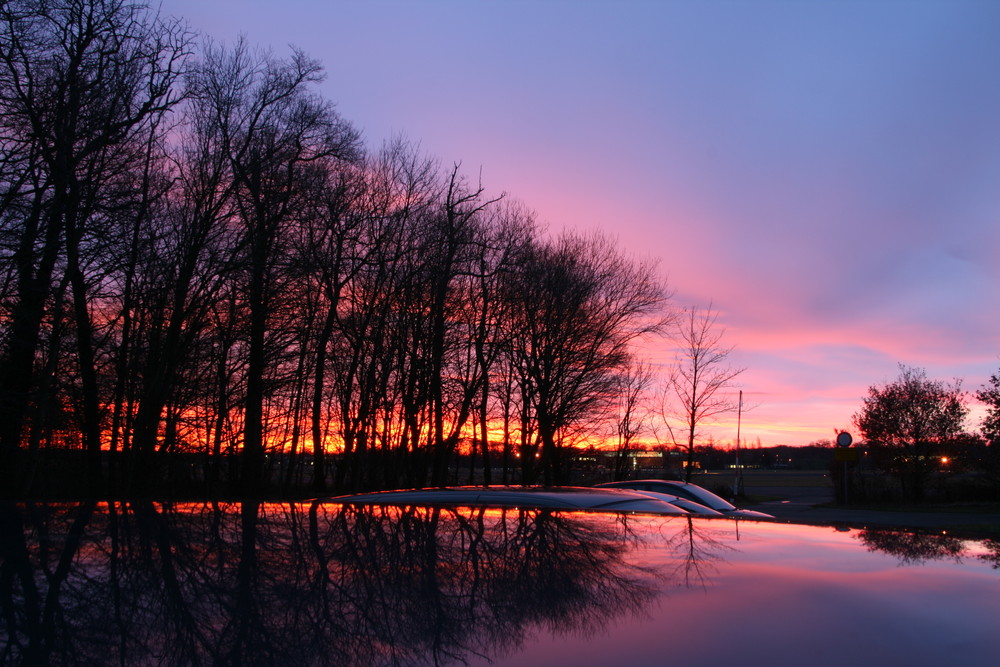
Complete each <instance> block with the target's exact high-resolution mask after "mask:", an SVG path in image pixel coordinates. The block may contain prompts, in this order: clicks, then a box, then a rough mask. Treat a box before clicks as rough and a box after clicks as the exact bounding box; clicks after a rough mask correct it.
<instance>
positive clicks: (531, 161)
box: [162, 0, 1000, 445]
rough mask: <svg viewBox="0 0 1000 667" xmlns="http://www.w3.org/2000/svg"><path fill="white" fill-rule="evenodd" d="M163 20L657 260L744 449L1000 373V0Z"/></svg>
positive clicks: (377, 131) (353, 8)
mask: <svg viewBox="0 0 1000 667" xmlns="http://www.w3.org/2000/svg"><path fill="white" fill-rule="evenodd" d="M162 6H163V12H164V13H167V14H173V15H176V16H183V17H185V18H186V19H187V20H188V22H189V23H190V25H191V27H192V28H194V29H196V30H199V31H201V32H204V33H207V34H209V35H211V36H212V37H213V38H214V39H216V40H217V41H223V42H227V43H231V42H232V41H233V40H234V39H235V38H236V37H237V35H239V34H241V33H242V34H244V35H246V37H247V38H248V40H249V41H250V42H251V43H253V44H258V45H261V46H265V47H270V48H271V49H272V50H273V52H274V53H275V54H276V55H279V56H285V55H287V54H288V53H289V50H288V45H289V44H293V45H295V46H297V47H300V48H302V49H303V50H305V51H306V53H308V54H309V55H311V56H313V57H315V58H317V59H319V60H320V61H322V63H323V64H324V65H325V67H326V70H327V80H326V82H325V83H324V84H323V94H324V95H325V96H326V97H327V98H329V99H330V100H332V101H334V102H335V103H336V104H337V107H338V109H339V111H340V112H341V114H342V115H343V116H344V117H345V118H346V119H348V120H350V121H351V122H353V123H354V124H355V125H356V126H357V127H358V128H360V129H361V130H362V131H363V132H364V135H365V138H366V140H367V142H368V144H369V146H371V147H378V146H379V145H380V144H381V143H382V142H383V141H385V140H388V139H390V138H391V137H393V136H394V135H399V134H402V135H404V136H406V137H408V138H410V139H411V140H413V141H417V142H419V143H420V144H421V146H422V148H423V150H424V151H425V152H426V153H428V154H430V155H432V156H435V157H437V158H439V159H440V160H441V161H442V163H444V164H445V165H450V164H451V163H453V162H461V163H462V164H463V168H464V169H465V171H466V172H467V173H468V174H469V175H470V176H473V177H474V176H475V175H476V174H477V173H478V172H479V171H480V169H481V171H482V180H483V184H484V185H485V186H486V187H487V188H488V189H489V190H491V191H494V192H500V191H506V192H508V193H510V195H511V196H513V197H515V198H517V199H520V200H523V201H524V202H525V203H526V204H527V205H528V206H529V207H530V208H532V209H533V210H535V211H536V213H537V215H538V218H539V220H540V221H542V222H544V223H546V224H547V225H548V226H549V228H550V229H552V230H556V231H557V230H560V229H563V228H577V229H593V228H599V229H603V230H605V231H606V232H608V233H610V234H612V235H614V236H616V237H617V238H618V240H619V243H620V244H621V246H622V247H623V248H625V249H626V250H628V251H629V252H633V253H634V254H635V255H636V256H637V257H639V258H648V257H654V258H659V260H660V266H661V267H662V269H663V271H664V272H665V274H666V275H668V277H669V281H670V284H671V286H672V288H673V289H674V292H675V303H676V304H677V305H678V306H688V305H699V306H705V305H707V304H708V303H709V302H712V303H713V304H714V306H715V308H716V309H718V310H719V311H720V313H721V316H720V323H721V324H722V325H723V326H724V327H725V328H726V340H728V342H730V343H731V344H734V345H736V347H737V350H736V352H735V353H734V361H735V363H736V364H738V365H741V366H746V367H747V369H748V370H747V371H746V372H745V373H744V374H743V376H742V378H741V381H742V385H743V389H744V392H745V395H746V397H747V401H748V402H749V403H752V404H755V405H756V407H755V408H754V409H753V410H752V411H750V412H749V413H747V414H745V415H744V419H743V438H744V441H749V442H754V441H756V439H757V438H758V437H759V438H760V440H761V442H762V443H763V444H765V445H770V444H805V443H807V442H809V441H811V440H815V439H819V438H832V437H833V435H834V433H833V429H835V428H850V427H851V416H852V415H853V414H854V412H856V411H857V409H858V407H859V406H860V403H861V399H862V397H863V396H864V395H865V393H866V390H867V387H868V386H869V385H871V384H875V383H883V382H886V381H889V380H892V379H894V378H895V377H896V375H897V374H898V368H897V363H899V362H902V363H905V364H907V365H911V366H917V367H921V368H925V369H927V372H928V375H929V376H930V377H932V378H936V379H942V380H949V381H950V380H952V379H955V378H962V379H964V384H963V386H964V387H965V388H968V389H977V388H978V387H979V386H980V385H982V384H983V383H984V382H986V380H987V379H988V377H989V375H990V374H991V373H995V372H996V371H997V369H998V367H1000V261H998V257H997V254H998V251H1000V2H996V1H995V0H982V1H981V2H974V1H965V0H949V1H947V2H945V1H944V0H935V1H932V2H921V1H920V0H907V1H903V0H893V1H879V0H856V1H852V0H842V1H839V2H825V1H819V0H817V1H813V2H807V1H805V0H803V1H800V2H795V1H792V0H785V1H773V2H769V1H766V0H757V1H755V2H749V1H747V2H739V1H736V0H732V1H729V2H723V1H712V0H697V1H696V0H676V1H670V0H663V1H652V0H650V1H648V2H640V1H636V0H633V1H627V2H621V1H617V2H616V1H612V0H604V1H600V0H562V1H556V0H543V1H532V2H529V1H527V0H525V1H519V2H511V1H506V2H501V1H496V2H458V1H454V2H441V1H432V0H428V1H424V2H402V1H400V2H385V1H377V0H375V1H370V2H356V1H350V2H347V1H332V0H325V1H323V2H318V1H314V2H310V1H306V0H282V1H280V2H278V1H275V0H242V1H240V0H211V1H206V0H164V1H163V4H162ZM652 354H653V355H654V357H656V358H659V359H662V360H666V359H669V358H670V353H669V351H667V350H666V345H664V346H662V349H660V350H653V351H652ZM732 426H733V425H726V424H724V425H722V426H720V427H719V428H717V429H715V430H714V434H715V437H716V439H717V440H720V441H723V442H728V441H730V440H731V439H732V438H733V437H734V436H735V428H733V427H732ZM970 427H973V428H976V427H978V420H977V414H976V412H974V416H973V419H971V420H970Z"/></svg>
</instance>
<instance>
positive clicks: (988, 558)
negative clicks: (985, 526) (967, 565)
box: [979, 538, 1000, 570]
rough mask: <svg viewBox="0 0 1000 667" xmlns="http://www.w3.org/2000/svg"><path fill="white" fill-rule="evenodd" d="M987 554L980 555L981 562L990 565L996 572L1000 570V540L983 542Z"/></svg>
mask: <svg viewBox="0 0 1000 667" xmlns="http://www.w3.org/2000/svg"><path fill="white" fill-rule="evenodd" d="M982 544H983V547H985V549H986V552H985V553H981V554H979V560H981V561H983V562H984V563H987V564H989V566H990V567H992V568H993V569H994V570H1000V539H992V538H991V539H988V540H983V542H982Z"/></svg>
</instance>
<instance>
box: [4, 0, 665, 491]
mask: <svg viewBox="0 0 1000 667" xmlns="http://www.w3.org/2000/svg"><path fill="white" fill-rule="evenodd" d="M0 45H2V47H0V469H2V471H3V475H4V477H5V479H4V480H3V482H4V484H5V488H6V489H8V491H9V492H14V493H16V492H19V491H20V492H24V491H26V490H30V489H31V488H32V483H33V481H34V480H35V479H36V478H37V477H38V476H39V475H43V474H44V468H43V467H42V466H43V465H44V462H45V460H46V459H45V456H44V455H45V453H46V452H48V451H51V450H53V449H56V448H71V449H78V450H81V451H83V452H85V453H86V455H85V458H84V465H85V473H86V476H87V480H88V485H89V489H90V490H91V491H92V492H94V493H104V492H105V491H106V489H108V488H109V487H108V484H109V483H110V485H111V486H110V488H111V490H112V492H116V491H122V492H124V491H132V492H135V491H143V490H149V489H153V488H155V486H154V485H153V482H154V481H155V480H156V479H157V478H158V475H159V473H158V465H159V461H160V459H162V454H165V453H172V452H173V453H179V452H187V453H196V454H199V455H204V461H205V462H206V463H205V464H204V465H205V472H204V475H205V481H206V483H207V484H209V485H210V486H211V487H214V486H216V485H218V484H221V483H222V482H229V483H231V484H238V488H239V489H241V490H242V491H243V492H244V493H248V494H259V493H262V492H263V491H264V489H265V487H266V486H267V485H268V484H269V483H273V482H275V481H281V482H283V483H287V484H289V485H291V484H294V483H296V482H297V481H298V480H295V479H292V474H293V473H292V471H296V470H301V469H302V468H301V466H296V465H294V464H295V463H296V462H297V461H299V460H300V459H304V458H308V460H309V462H310V464H311V468H310V469H311V483H312V484H313V485H314V487H315V489H317V490H322V489H324V488H326V487H327V486H328V484H329V483H330V482H331V481H332V482H333V483H334V484H335V487H336V489H337V490H350V489H362V488H373V487H382V486H397V485H412V486H421V485H425V484H432V485H436V484H443V483H445V481H446V473H447V466H448V463H449V461H450V457H451V455H452V454H453V453H454V452H455V451H456V448H457V447H458V446H459V444H460V443H463V442H471V443H473V446H474V447H476V448H477V449H478V451H479V453H480V456H481V457H482V460H483V463H484V464H485V465H484V471H485V472H484V474H485V476H486V481H487V482H489V481H491V470H492V466H491V461H490V457H491V442H496V441H500V442H502V449H501V455H502V456H503V457H504V458H505V459H507V460H508V461H509V460H512V459H514V458H519V460H520V462H521V474H522V479H523V480H524V481H528V482H530V481H535V480H538V481H543V482H545V483H556V482H558V481H560V479H561V476H562V469H561V458H560V451H561V447H562V445H563V443H564V442H565V441H566V440H567V439H568V438H572V437H573V436H574V434H576V433H578V432H579V431H580V429H583V428H587V427H590V428H593V426H594V424H595V423H596V421H598V420H602V419H607V416H608V414H609V409H610V408H611V407H612V406H613V405H614V403H615V399H616V397H617V396H618V395H619V394H620V392H619V388H620V387H621V386H622V383H623V382H628V377H629V376H630V373H632V369H633V368H634V362H635V357H634V347H635V346H634V344H635V343H636V341H637V340H638V339H639V338H640V337H642V336H644V335H646V334H649V333H653V332H657V331H659V330H661V329H662V327H663V325H664V322H665V317H664V312H665V310H664V308H665V305H666V299H667V295H666V292H665V288H664V285H663V283H662V281H661V279H659V277H658V274H657V272H656V270H655V266H654V265H653V264H652V263H642V262H636V261H634V260H632V259H631V258H629V257H627V256H625V255H624V254H623V253H622V252H620V251H619V250H618V249H617V248H616V247H615V245H614V244H613V243H612V242H611V241H609V240H608V239H606V238H603V237H600V236H596V235H590V236H584V235H579V234H574V233H564V234H561V235H558V236H557V237H554V238H553V237H550V236H546V235H544V234H543V233H542V232H541V230H540V229H539V227H538V226H537V225H536V224H535V222H534V220H533V218H532V215H531V214H530V212H529V211H527V210H526V209H525V208H524V207H522V206H520V205H519V204H517V203H516V202H513V201H511V200H510V199H509V198H506V197H503V196H491V195H489V194H487V192H486V190H485V189H484V187H483V186H482V185H481V184H478V183H475V182H473V181H470V180H469V179H468V178H467V177H465V175H463V173H462V172H461V169H460V167H459V166H457V165H456V166H455V167H453V168H450V169H442V168H441V167H440V165H438V164H437V163H436V162H434V161H433V160H430V159H428V158H426V157H424V156H422V155H421V154H420V152H419V151H418V150H417V149H415V148H414V147H413V146H412V145H411V144H409V143H408V142H406V141H404V140H395V141H392V142H390V143H389V144H387V145H386V146H385V147H383V148H382V149H381V150H378V151H369V150H367V149H366V147H365V146H364V145H363V144H362V141H361V139H360V136H359V133H358V132H357V131H356V129H355V128H354V127H353V126H352V125H351V124H350V123H348V122H347V121H345V120H344V119H343V118H341V117H340V116H339V115H338V113H337V112H336V111H335V109H334V108H333V106H332V105H331V104H330V103H329V102H328V101H327V100H325V99H323V98H322V97H320V96H319V95H318V94H317V93H316V90H315V84H316V83H317V82H318V81H320V79H321V76H322V72H321V68H320V66H319V65H318V63H316V62H314V61H312V60H310V59H309V58H307V57H306V56H305V55H304V54H302V53H299V52H293V54H292V55H291V57H289V58H287V59H279V58H276V57H274V56H272V55H270V54H269V53H262V52H259V51H256V50H254V49H252V48H250V47H248V46H247V45H246V44H244V43H237V44H236V45H234V46H232V47H230V48H225V47H221V46H217V45H211V44H209V45H207V46H206V47H204V48H203V49H200V50H197V52H196V48H195V43H194V36H193V35H192V34H191V33H189V32H188V31H187V30H186V29H185V28H184V26H183V25H182V24H181V23H179V22H177V21H173V20H171V19H167V18H163V17H160V16H158V15H156V14H154V13H152V12H150V11H149V10H148V9H146V8H145V7H143V6H140V5H136V4H133V3H132V2H129V1H126V0H53V1H51V2H50V1H46V2H38V1H32V0H13V1H10V2H5V3H3V4H2V7H0ZM334 451H335V452H338V459H337V465H336V466H331V465H330V461H329V460H328V456H329V452H334ZM279 454H280V456H279ZM277 463H282V467H281V468H280V469H281V470H284V471H288V472H286V473H282V474H283V475H284V477H283V478H282V479H280V480H278V479H276V478H275V472H274V471H275V470H276V469H277V468H276V467H275V466H276V465H277ZM504 470H505V471H506V470H507V467H506V466H505V467H504ZM504 481H506V480H504Z"/></svg>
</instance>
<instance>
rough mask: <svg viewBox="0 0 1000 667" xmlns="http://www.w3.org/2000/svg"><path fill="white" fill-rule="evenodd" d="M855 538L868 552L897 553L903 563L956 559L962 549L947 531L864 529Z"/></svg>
mask: <svg viewBox="0 0 1000 667" xmlns="http://www.w3.org/2000/svg"><path fill="white" fill-rule="evenodd" d="M856 537H857V538H858V539H859V540H860V541H861V543H862V544H864V545H865V546H866V547H868V550H869V551H881V552H883V553H887V554H889V555H892V556H896V557H897V558H899V561H900V563H901V564H903V565H917V564H920V563H923V562H925V561H928V560H944V559H946V558H951V559H954V560H955V561H958V560H960V559H961V557H962V554H963V553H964V551H965V545H964V543H963V541H962V540H960V539H958V538H957V537H953V536H951V535H947V534H937V533H918V532H913V531H907V530H887V529H873V528H866V529H864V530H861V531H859V532H858V533H857V535H856Z"/></svg>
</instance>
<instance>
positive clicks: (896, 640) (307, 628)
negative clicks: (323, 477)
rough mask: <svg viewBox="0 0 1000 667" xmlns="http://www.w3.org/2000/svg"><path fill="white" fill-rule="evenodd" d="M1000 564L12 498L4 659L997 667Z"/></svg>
mask: <svg viewBox="0 0 1000 667" xmlns="http://www.w3.org/2000/svg"><path fill="white" fill-rule="evenodd" d="M112 535H113V536H115V538H114V539H112V537H111V536H112ZM991 563H992V564H997V563H1000V543H998V542H995V541H992V542H987V541H983V542H963V541H960V540H956V539H954V538H953V537H950V536H944V535H914V534H912V533H907V532H892V531H863V530H861V531H851V532H838V531H836V530H834V529H832V528H817V527H808V526H789V525H781V524H769V523H753V522H742V523H740V524H739V525H737V524H736V523H734V522H732V521H729V520H725V519H717V520H697V519H694V520H691V519H688V518H682V517H640V516H627V517H620V516H616V515H611V514H574V513H559V512H549V511H545V510H516V509H506V510H483V509H462V508H457V509H456V508H426V507H407V508H398V507H351V506H341V505H335V504H323V503H301V504H291V505H288V504H260V503H244V504H242V505H241V504H219V505H205V504H198V503H195V504H186V505H154V504H152V503H142V502H135V503H130V504H128V505H127V506H126V505H124V504H116V505H113V506H97V507H95V506H93V505H86V504H85V505H71V504H66V505H31V506H27V505H13V504H10V503H6V504H5V503H0V581H3V582H4V585H3V586H0V608H2V609H3V610H4V613H3V614H2V615H0V663H3V664H64V663H65V664H150V663H152V664H251V663H252V664H301V665H338V666H339V665H410V664H462V663H468V664H485V661H489V660H496V661H497V663H498V664H501V665H503V664H506V665H519V666H520V665H539V666H541V665H545V666H546V667H551V666H553V665H573V666H574V667H577V666H580V665H628V666H630V667H632V666H642V665H663V664H677V665H795V666H798V665H842V664H878V665H887V666H888V665H891V666H896V665H905V666H906V667H911V666H914V665H935V666H936V665H951V664H961V665H963V666H966V665H995V664H997V663H996V656H998V655H1000V633H996V632H995V630H996V628H997V619H998V618H1000V570H996V569H991V568H990V564H991ZM477 661H478V662H477Z"/></svg>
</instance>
